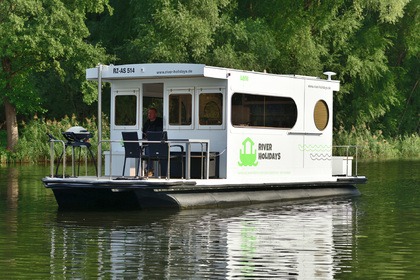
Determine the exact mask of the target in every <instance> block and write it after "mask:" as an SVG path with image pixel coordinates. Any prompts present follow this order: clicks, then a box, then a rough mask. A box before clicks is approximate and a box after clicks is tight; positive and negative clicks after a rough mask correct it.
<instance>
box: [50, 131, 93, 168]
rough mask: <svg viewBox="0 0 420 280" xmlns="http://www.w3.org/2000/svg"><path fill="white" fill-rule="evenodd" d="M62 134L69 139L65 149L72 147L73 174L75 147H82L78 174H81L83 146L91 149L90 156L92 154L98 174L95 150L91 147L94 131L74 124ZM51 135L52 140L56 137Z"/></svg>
mask: <svg viewBox="0 0 420 280" xmlns="http://www.w3.org/2000/svg"><path fill="white" fill-rule="evenodd" d="M62 134H63V136H64V138H65V139H66V140H67V142H66V143H65V150H66V149H67V147H71V148H72V153H71V155H72V174H74V148H75V147H79V148H80V151H79V164H78V171H77V174H79V171H80V156H81V148H82V147H86V148H87V150H88V151H89V156H90V158H91V160H92V161H93V164H94V165H95V171H96V174H98V171H97V167H96V162H95V157H94V156H93V152H92V150H91V149H90V148H91V146H92V144H90V143H89V139H90V138H92V137H93V135H92V133H90V132H89V131H87V130H86V129H85V128H84V127H81V126H73V127H70V128H69V129H67V130H66V131H65V132H63V133H62ZM49 137H50V140H51V139H55V138H54V137H53V136H51V135H49ZM65 150H64V151H63V152H62V153H61V155H60V157H59V159H58V164H57V168H56V172H55V173H56V176H57V175H58V167H59V165H60V163H61V160H62V158H63V154H64V153H65Z"/></svg>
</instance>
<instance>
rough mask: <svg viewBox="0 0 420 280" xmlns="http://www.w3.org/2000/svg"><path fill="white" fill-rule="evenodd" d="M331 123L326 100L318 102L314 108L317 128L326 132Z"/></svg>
mask: <svg viewBox="0 0 420 280" xmlns="http://www.w3.org/2000/svg"><path fill="white" fill-rule="evenodd" d="M328 121H329V113H328V105H327V103H326V102H325V101H324V100H318V102H317V103H316V104H315V108H314V122H315V126H316V128H318V130H320V131H322V130H324V129H325V128H326V127H327V125H328Z"/></svg>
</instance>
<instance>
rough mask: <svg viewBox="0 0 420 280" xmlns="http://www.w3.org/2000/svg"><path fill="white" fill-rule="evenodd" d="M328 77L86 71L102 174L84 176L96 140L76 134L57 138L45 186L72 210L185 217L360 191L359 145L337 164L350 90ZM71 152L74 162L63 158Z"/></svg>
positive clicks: (172, 68) (175, 66)
mask: <svg viewBox="0 0 420 280" xmlns="http://www.w3.org/2000/svg"><path fill="white" fill-rule="evenodd" d="M324 74H325V75H326V77H325V79H324V78H318V77H309V76H298V75H277V74H270V73H266V72H254V71H244V70H236V69H229V68H221V67H212V66H207V65H203V64H181V63H154V64H130V65H118V66H117V65H98V66H97V67H95V68H90V69H87V70H86V78H87V80H89V81H96V82H98V131H97V132H95V133H93V134H95V135H96V136H95V137H98V143H99V144H98V147H97V150H98V153H97V155H96V159H95V162H96V165H95V170H94V174H85V175H83V176H80V174H79V173H77V172H75V165H77V163H75V160H74V150H76V152H77V148H84V147H85V148H87V149H88V150H89V151H90V148H91V146H90V143H89V141H88V139H89V137H91V136H92V134H91V133H90V132H88V131H86V130H84V129H83V128H82V127H73V128H71V129H69V130H68V131H66V132H63V135H64V137H65V138H66V141H64V140H59V139H56V138H54V137H52V136H51V137H50V145H51V174H49V175H48V176H47V177H45V178H43V179H42V181H43V184H44V185H45V187H46V188H49V189H51V190H52V191H53V193H54V195H55V198H56V200H57V203H58V205H59V208H61V209H77V208H92V209H99V208H120V209H146V208H165V207H170V208H179V209H184V208H197V207H224V206H229V205H240V204H251V203H260V202H274V201H283V200H292V199H308V198H318V197H331V196H346V195H347V196H354V195H359V194H360V192H359V190H358V189H357V188H356V185H357V184H363V183H365V182H366V181H367V179H366V177H365V176H361V175H358V174H357V147H350V146H341V147H338V149H341V150H343V152H342V153H341V154H340V156H333V152H334V153H335V151H336V149H337V148H335V147H333V118H332V115H333V94H334V92H336V91H338V90H339V88H340V83H339V81H336V80H333V79H332V76H333V75H334V73H333V72H326V73H324ZM105 82H106V83H109V84H110V85H111V90H110V102H109V103H110V118H109V119H110V124H109V126H110V137H109V139H102V137H101V135H102V123H101V116H102V84H103V83H105ZM151 107H153V108H154V109H152V110H156V111H157V114H158V116H159V117H160V118H161V128H160V129H157V130H158V131H156V130H154V131H147V130H145V129H144V127H143V125H144V123H145V122H146V120H147V111H148V110H149V109H150V108H151ZM60 147H62V148H61V149H62V150H64V156H61V157H59V159H57V157H56V156H55V154H58V153H57V152H56V153H54V151H56V150H57V149H59V148H60ZM67 147H72V164H71V166H68V167H66V159H65V154H66V153H65V150H66V148H67ZM86 154H88V155H89V153H86ZM92 157H93V155H92ZM103 163H104V166H102V164H103ZM60 164H61V167H60V168H61V169H60V170H62V172H61V171H59V168H58V167H59V166H58V165H60ZM78 164H80V162H79V163H78ZM54 165H55V168H54ZM68 169H69V170H70V169H71V175H68V174H67V171H68Z"/></svg>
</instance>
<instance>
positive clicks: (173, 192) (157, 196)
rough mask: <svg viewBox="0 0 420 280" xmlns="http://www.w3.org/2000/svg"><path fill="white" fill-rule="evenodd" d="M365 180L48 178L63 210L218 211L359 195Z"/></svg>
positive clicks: (45, 181) (48, 186)
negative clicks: (226, 181)
mask: <svg viewBox="0 0 420 280" xmlns="http://www.w3.org/2000/svg"><path fill="white" fill-rule="evenodd" d="M362 181H363V178H358V179H353V180H342V181H337V182H311V183H287V184H260V185H239V184H238V185H234V184H224V185H223V184H219V185H212V186H209V185H198V184H191V182H182V181H178V182H153V180H149V181H145V182H139V183H138V182H135V181H129V180H127V181H120V182H117V181H115V180H114V181H109V182H96V183H95V181H92V182H84V183H80V182H76V181H75V180H67V181H66V180H51V179H50V178H44V180H43V182H44V185H45V186H46V187H47V188H50V189H52V191H53V193H54V195H55V198H56V200H57V203H58V205H59V208H60V209H94V210H98V209H124V210H127V209H150V208H177V209H188V208H214V207H227V206H233V205H245V204H255V203H262V202H275V201H287V200H295V199H310V198H322V197H332V196H357V195H360V192H359V190H358V189H357V188H356V187H354V186H353V184H352V183H361V182H362Z"/></svg>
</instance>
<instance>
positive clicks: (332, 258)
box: [50, 200, 356, 279]
mask: <svg viewBox="0 0 420 280" xmlns="http://www.w3.org/2000/svg"><path fill="white" fill-rule="evenodd" d="M57 218H58V221H57V224H56V226H53V227H52V231H51V253H50V256H51V264H50V269H51V271H50V273H51V275H63V276H69V277H70V276H71V277H75V278H79V277H81V278H85V277H105V278H137V279H142V278H146V279H147V278H151V277H152V278H154V279H168V278H177V279H182V278H184V279H185V278H190V277H192V276H193V277H197V278H200V279H202V278H212V279H214V278H216V279H217V278H223V279H226V278H228V279H229V278H238V277H239V278H243V277H275V278H278V277H280V278H284V277H287V279H314V278H322V279H332V278H334V275H336V274H337V273H342V272H343V271H345V270H346V267H348V265H349V264H348V263H347V262H348V261H351V258H352V254H351V252H352V247H353V245H354V244H353V240H354V238H353V236H352V233H353V232H354V227H355V226H356V219H355V218H356V215H355V214H354V209H353V202H352V201H351V200H340V201H337V200H331V201H322V202H313V201H312V202H311V203H308V204H304V203H301V204H289V205H284V204H282V205H279V204H264V205H259V206H251V207H250V206H247V207H237V208H229V209H215V210H208V209H207V210H194V211H193V210H191V211H190V210H185V211H181V212H166V211H165V212H163V211H157V212H155V211H150V212H148V213H147V215H145V212H144V211H142V212H136V211H132V212H118V213H112V212H95V213H92V212H88V213H84V212H83V213H81V212H58V214H57Z"/></svg>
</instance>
